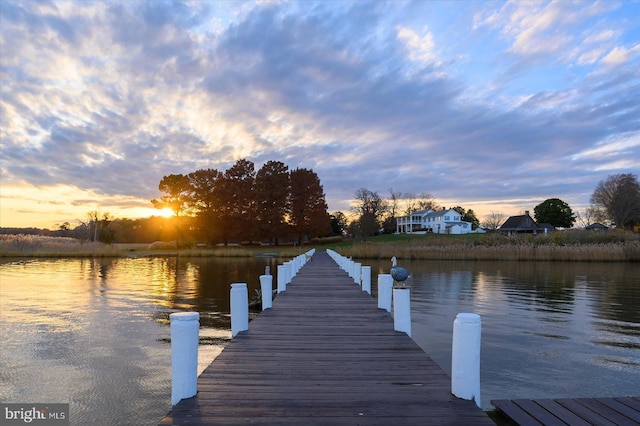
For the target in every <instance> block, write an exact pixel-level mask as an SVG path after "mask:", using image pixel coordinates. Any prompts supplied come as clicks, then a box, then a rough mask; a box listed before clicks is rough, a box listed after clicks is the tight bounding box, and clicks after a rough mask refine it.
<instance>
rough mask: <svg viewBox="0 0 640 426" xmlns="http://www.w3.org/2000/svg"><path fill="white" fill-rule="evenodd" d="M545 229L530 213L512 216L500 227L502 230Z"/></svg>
mask: <svg viewBox="0 0 640 426" xmlns="http://www.w3.org/2000/svg"><path fill="white" fill-rule="evenodd" d="M539 229H544V228H542V227H540V226H538V224H537V223H536V222H535V221H534V220H533V219H532V218H531V216H529V215H528V214H523V215H520V216H511V217H510V218H509V219H507V221H506V222H505V223H503V224H502V226H501V227H500V229H499V230H500V231H533V230H539Z"/></svg>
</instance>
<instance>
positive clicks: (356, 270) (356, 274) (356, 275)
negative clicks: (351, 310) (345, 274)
mask: <svg viewBox="0 0 640 426" xmlns="http://www.w3.org/2000/svg"><path fill="white" fill-rule="evenodd" d="M361 278H362V263H360V262H354V263H353V282H355V283H356V284H358V285H360V284H361V281H360V279H361Z"/></svg>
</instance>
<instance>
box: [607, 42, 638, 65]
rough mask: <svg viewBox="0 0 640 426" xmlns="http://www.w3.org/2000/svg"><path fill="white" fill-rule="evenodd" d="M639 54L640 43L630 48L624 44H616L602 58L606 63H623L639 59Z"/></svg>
mask: <svg viewBox="0 0 640 426" xmlns="http://www.w3.org/2000/svg"><path fill="white" fill-rule="evenodd" d="M638 56H640V43H638V44H636V45H634V46H632V47H630V48H628V49H627V48H625V47H622V46H616V47H615V48H613V49H612V50H611V51H610V52H609V53H607V55H606V56H604V57H603V58H602V63H604V64H606V65H621V64H625V63H627V62H630V61H631V60H634V59H638Z"/></svg>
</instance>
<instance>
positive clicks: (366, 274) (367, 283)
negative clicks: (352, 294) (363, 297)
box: [360, 266, 371, 294]
mask: <svg viewBox="0 0 640 426" xmlns="http://www.w3.org/2000/svg"><path fill="white" fill-rule="evenodd" d="M360 281H361V282H362V291H366V292H367V293H369V294H371V266H363V267H362V277H361V280H360Z"/></svg>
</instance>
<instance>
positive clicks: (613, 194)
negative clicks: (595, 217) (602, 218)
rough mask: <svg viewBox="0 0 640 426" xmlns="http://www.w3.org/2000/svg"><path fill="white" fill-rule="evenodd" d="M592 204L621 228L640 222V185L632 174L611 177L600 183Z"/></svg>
mask: <svg viewBox="0 0 640 426" xmlns="http://www.w3.org/2000/svg"><path fill="white" fill-rule="evenodd" d="M591 202H592V203H593V205H594V207H596V208H597V209H599V210H601V211H603V212H606V217H607V219H608V220H610V221H611V223H613V224H615V225H616V226H619V227H621V228H626V227H633V225H634V224H636V223H638V222H640V183H638V178H637V176H635V175H633V174H631V173H625V174H618V175H611V176H609V177H607V179H605V180H602V181H600V183H599V184H598V186H597V187H596V189H595V191H594V192H593V195H592V196H591Z"/></svg>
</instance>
